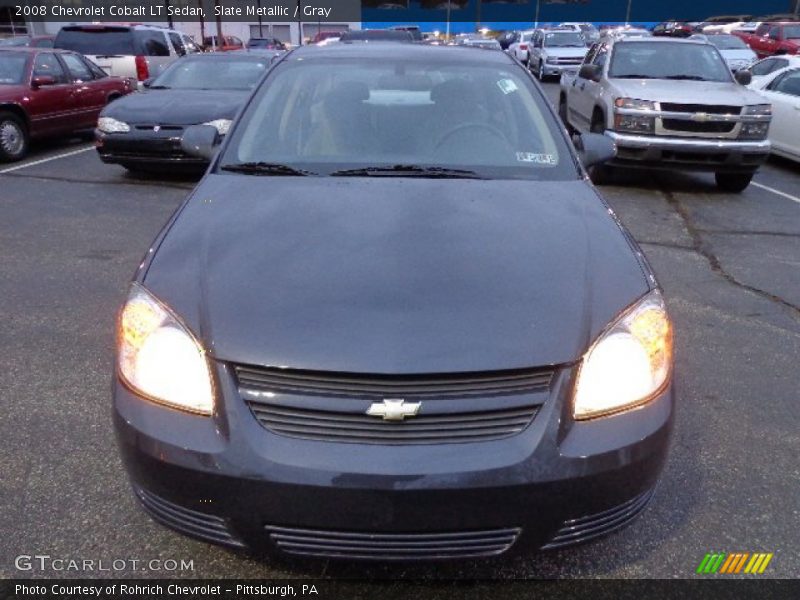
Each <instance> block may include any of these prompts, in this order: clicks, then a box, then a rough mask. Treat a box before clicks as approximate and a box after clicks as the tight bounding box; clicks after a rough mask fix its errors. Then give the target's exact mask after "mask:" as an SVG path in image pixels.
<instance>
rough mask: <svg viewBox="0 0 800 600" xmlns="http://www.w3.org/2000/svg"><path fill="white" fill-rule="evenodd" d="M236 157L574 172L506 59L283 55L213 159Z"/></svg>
mask: <svg viewBox="0 0 800 600" xmlns="http://www.w3.org/2000/svg"><path fill="white" fill-rule="evenodd" d="M243 162H245V163H246V162H268V163H282V164H289V165H293V166H295V167H296V168H304V169H307V170H310V171H312V172H317V173H322V174H330V173H331V172H334V171H337V170H340V169H359V168H368V167H375V166H386V165H396V164H403V165H406V164H414V165H421V164H422V165H426V166H431V165H435V166H439V167H445V168H459V169H467V170H472V171H476V172H477V173H479V174H480V175H482V176H486V177H502V176H508V177H520V178H531V179H536V178H556V179H559V178H560V179H564V178H573V177H574V176H575V173H576V171H575V166H574V163H573V161H572V160H571V158H570V156H569V153H568V150H567V148H566V145H565V144H564V139H563V137H562V136H561V134H560V130H559V129H558V126H557V123H556V121H555V119H554V118H553V117H552V116H551V113H550V110H549V109H548V108H547V105H546V102H545V100H544V99H543V97H542V96H541V94H540V93H539V92H537V88H536V87H535V85H534V84H533V83H532V82H531V80H530V78H529V77H528V76H527V75H526V73H525V71H524V70H523V69H520V68H518V67H517V66H516V65H515V64H514V63H511V62H510V61H509V62H508V63H507V64H506V63H503V64H497V63H487V64H481V63H477V64H476V63H473V62H470V63H468V64H464V63H461V62H458V63H454V64H449V63H447V64H435V63H434V64H430V62H425V63H423V62H419V63H417V62H408V61H400V60H386V61H367V60H365V59H349V60H337V61H335V62H330V61H323V60H321V61H313V62H311V61H303V60H302V56H301V57H300V58H295V59H294V60H291V59H289V60H287V61H283V62H281V63H279V64H278V65H277V66H276V67H274V69H273V71H271V75H270V77H268V78H267V79H266V80H265V82H264V84H263V85H262V86H261V87H260V88H259V90H258V91H257V92H256V95H255V97H254V98H253V99H252V100H251V102H250V104H249V105H248V109H247V112H246V113H245V114H244V115H243V117H242V119H241V121H240V124H239V126H238V127H237V128H236V130H235V132H234V133H233V138H232V141H231V143H230V144H229V145H228V147H227V150H226V152H225V156H224V157H223V159H222V164H223V165H225V164H233V163H243Z"/></svg>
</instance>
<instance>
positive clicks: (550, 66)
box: [528, 29, 589, 80]
mask: <svg viewBox="0 0 800 600" xmlns="http://www.w3.org/2000/svg"><path fill="white" fill-rule="evenodd" d="M588 50H589V49H588V48H587V47H586V41H585V40H584V39H583V36H582V35H581V34H580V33H578V32H577V31H570V30H568V29H567V30H559V29H537V30H536V33H535V34H534V36H533V41H532V43H531V46H530V59H529V60H528V68H529V69H530V70H531V71H533V72H534V73H536V76H537V77H538V78H539V79H540V80H543V79H544V78H545V77H548V76H550V75H553V76H556V77H558V76H560V75H561V74H562V73H564V72H567V71H572V72H575V71H577V70H578V68H579V67H580V66H581V63H582V62H583V59H584V57H585V56H586V52H587V51H588Z"/></svg>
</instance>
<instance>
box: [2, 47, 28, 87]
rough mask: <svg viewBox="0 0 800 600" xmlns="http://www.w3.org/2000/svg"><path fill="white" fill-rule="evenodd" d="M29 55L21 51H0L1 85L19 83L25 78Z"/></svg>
mask: <svg viewBox="0 0 800 600" xmlns="http://www.w3.org/2000/svg"><path fill="white" fill-rule="evenodd" d="M27 61H28V57H27V56H26V55H25V54H22V53H20V52H0V85H19V84H20V83H22V80H23V79H24V78H25V64H26V63H27Z"/></svg>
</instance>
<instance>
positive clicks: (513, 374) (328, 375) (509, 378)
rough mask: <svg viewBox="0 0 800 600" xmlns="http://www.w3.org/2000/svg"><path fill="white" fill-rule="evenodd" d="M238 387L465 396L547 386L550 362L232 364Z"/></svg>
mask: <svg viewBox="0 0 800 600" xmlns="http://www.w3.org/2000/svg"><path fill="white" fill-rule="evenodd" d="M235 371H236V377H237V379H238V381H239V386H240V387H241V388H246V389H249V390H255V391H267V392H276V393H285V394H302V395H312V396H313V395H316V396H345V397H348V398H378V399H382V398H406V399H407V398H464V397H470V396H498V395H509V394H522V393H525V392H531V391H538V390H544V389H547V388H548V387H549V386H550V381H551V379H552V377H553V373H554V369H553V368H551V367H547V368H538V369H517V370H508V371H486V372H474V373H446V374H433V375H416V374H415V375H371V374H366V375H365V374H358V373H339V372H327V371H300V370H293V369H277V368H268V367H251V366H242V365H239V366H236V367H235Z"/></svg>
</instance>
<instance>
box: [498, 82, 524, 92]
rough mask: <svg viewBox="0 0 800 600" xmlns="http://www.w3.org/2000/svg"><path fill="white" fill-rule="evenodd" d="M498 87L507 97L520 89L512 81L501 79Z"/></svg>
mask: <svg viewBox="0 0 800 600" xmlns="http://www.w3.org/2000/svg"><path fill="white" fill-rule="evenodd" d="M497 87H499V88H500V91H502V92H503V93H504V94H506V95H508V94H511V93H513V92H516V91H517V90H518V89H519V88H518V87H517V84H516V83H514V81H513V80H512V79H501V80H500V81H498V82H497Z"/></svg>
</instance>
